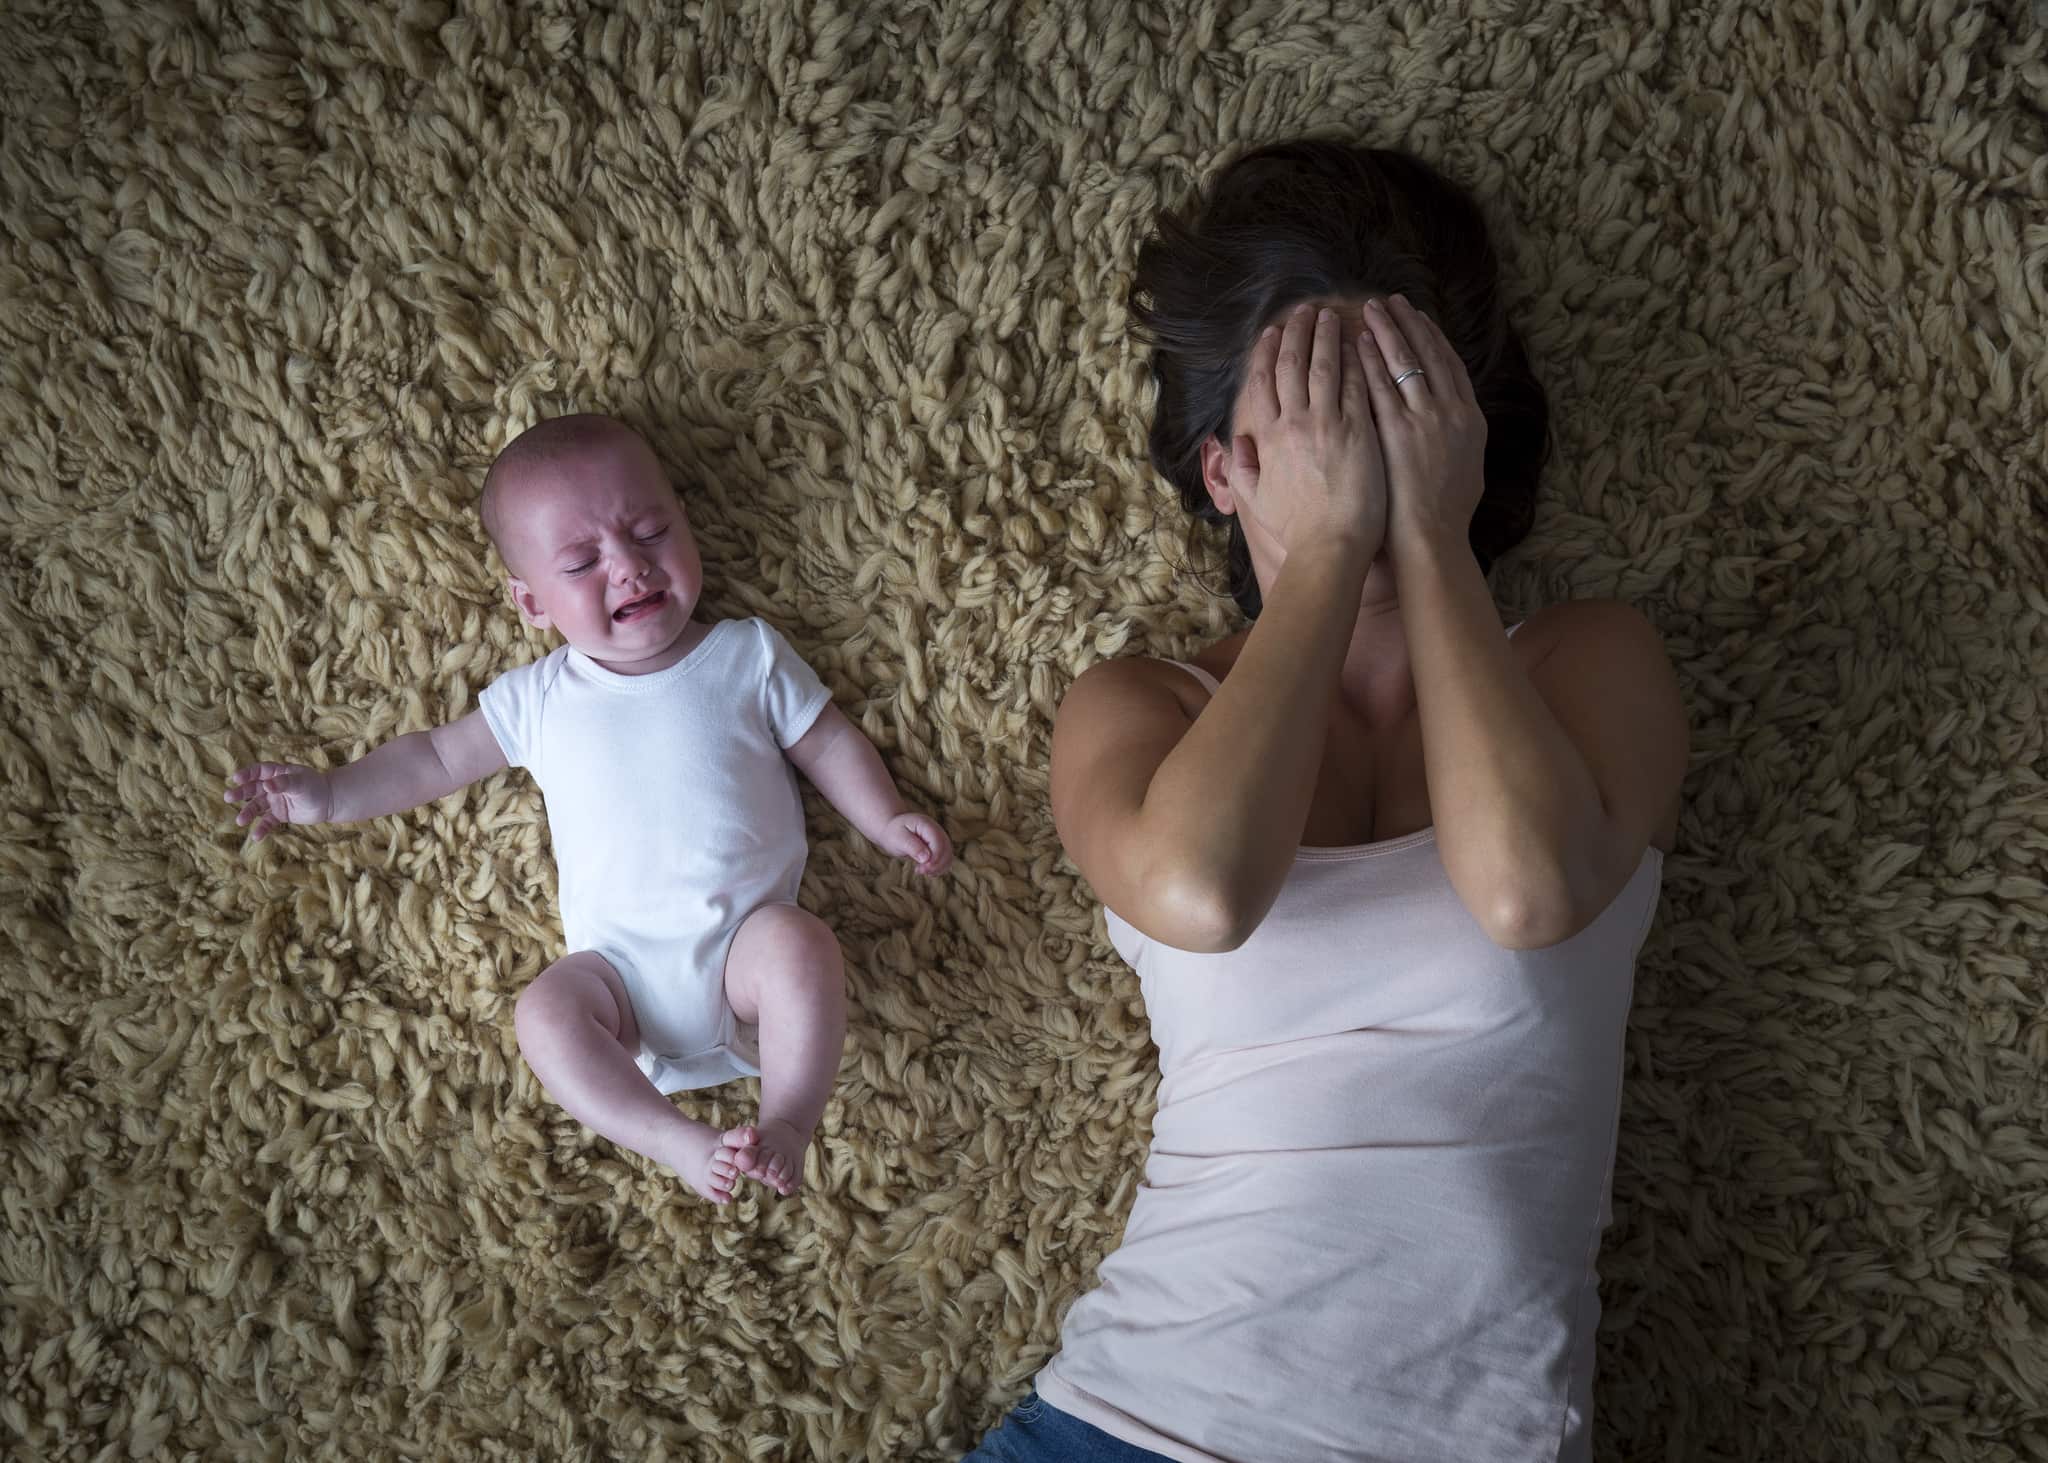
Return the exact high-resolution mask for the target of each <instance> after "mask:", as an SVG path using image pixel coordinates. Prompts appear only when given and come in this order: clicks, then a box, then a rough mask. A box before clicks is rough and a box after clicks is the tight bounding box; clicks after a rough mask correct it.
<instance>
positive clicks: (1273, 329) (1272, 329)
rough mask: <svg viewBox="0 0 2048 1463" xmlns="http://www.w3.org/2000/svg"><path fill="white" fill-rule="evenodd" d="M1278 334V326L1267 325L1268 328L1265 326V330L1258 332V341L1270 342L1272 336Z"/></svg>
mask: <svg viewBox="0 0 2048 1463" xmlns="http://www.w3.org/2000/svg"><path fill="white" fill-rule="evenodd" d="M1279 333H1280V327H1279V326H1277V325H1268V326H1267V327H1266V328H1265V329H1264V330H1261V331H1260V332H1259V339H1260V340H1271V339H1272V338H1273V337H1274V336H1276V335H1278V334H1279Z"/></svg>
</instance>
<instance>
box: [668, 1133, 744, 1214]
mask: <svg viewBox="0 0 2048 1463" xmlns="http://www.w3.org/2000/svg"><path fill="white" fill-rule="evenodd" d="M690 1126H691V1129H692V1131H691V1133H690V1136H689V1138H688V1139H687V1140H685V1146H684V1148H683V1149H682V1151H681V1152H679V1153H678V1154H677V1156H676V1158H675V1159H674V1160H673V1161H672V1162H671V1167H673V1168H674V1169H675V1171H676V1172H677V1173H679V1174H681V1175H682V1176H683V1178H684V1179H685V1180H686V1181H687V1182H688V1183H689V1185H690V1187H691V1188H693V1189H695V1190H696V1191H697V1192H698V1193H700V1194H702V1195H703V1196H704V1197H705V1198H707V1199H709V1200H710V1201H711V1202H712V1203H714V1204H730V1203H731V1202H732V1191H733V1190H734V1189H735V1188H737V1187H738V1186H739V1181H740V1175H741V1174H743V1173H752V1172H753V1169H754V1166H755V1165H756V1164H757V1162H758V1161H759V1160H758V1157H757V1153H758V1150H757V1148H756V1145H757V1144H758V1143H759V1142H760V1135H759V1133H758V1132H757V1131H756V1130H755V1129H754V1128H753V1127H751V1126H748V1125H744V1124H743V1125H741V1126H740V1127H737V1128H727V1129H726V1130H725V1131H724V1132H723V1133H721V1132H719V1131H718V1129H716V1128H713V1127H707V1126H706V1125H705V1124H703V1123H692V1124H691V1125H690Z"/></svg>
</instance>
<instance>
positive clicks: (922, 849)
mask: <svg viewBox="0 0 2048 1463" xmlns="http://www.w3.org/2000/svg"><path fill="white" fill-rule="evenodd" d="M784 755H786V756H787V757H788V758H789V760H790V761H791V762H792V763H794V764H795V765H796V769H797V771H799V772H801V773H803V775H804V776H805V777H808V778H809V779H810V780H811V783H812V785H813V786H815V787H816V788H817V789H818V791H819V792H821V793H823V794H824V795H825V798H826V801H828V802H830V803H831V804H832V806H833V807H835V808H837V809H838V810H839V811H840V812H841V813H842V814H844V815H845V817H846V821H847V822H849V823H851V824H852V825H853V826H854V827H855V828H858V829H859V830H860V833H861V836H862V837H863V838H865V839H867V841H868V842H870V843H872V844H874V845H875V847H877V848H879V849H881V850H882V851H883V852H884V853H888V854H894V855H895V856H896V857H898V858H907V859H909V860H910V861H911V862H912V863H914V864H916V865H917V871H918V872H919V873H920V874H943V873H944V872H946V870H947V869H949V868H951V867H952V865H953V843H952V840H951V839H949V838H947V837H946V830H945V829H943V828H941V827H940V826H939V825H938V823H937V822H936V821H935V820H934V819H931V818H927V817H926V816H925V815H924V814H923V813H912V812H908V811H906V810H905V809H904V806H903V799H902V797H900V796H899V795H898V794H897V791H896V784H895V782H894V781H893V780H892V779H891V778H890V776H889V769H888V768H886V767H884V766H883V765H882V759H881V757H880V756H879V755H878V754H877V753H876V751H875V748H874V744H873V743H872V742H870V741H869V740H868V739H867V738H866V737H865V736H863V735H862V734H861V730H860V728H859V727H857V726H855V725H854V724H853V723H852V722H851V721H849V720H847V717H846V713H845V712H843V711H841V710H840V709H839V708H838V707H837V706H831V705H827V706H826V708H825V709H824V710H823V711H821V712H819V713H818V719H817V720H816V721H814V722H812V723H811V729H810V730H809V731H807V732H805V733H804V734H803V735H802V736H800V737H798V738H797V739H796V741H795V742H794V743H793V744H791V746H790V747H789V748H788V750H787V751H786V752H785V754H784Z"/></svg>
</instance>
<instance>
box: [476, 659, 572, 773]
mask: <svg viewBox="0 0 2048 1463" xmlns="http://www.w3.org/2000/svg"><path fill="white" fill-rule="evenodd" d="M567 653H568V652H567V651H566V650H561V649H557V650H555V651H553V652H552V653H550V654H548V655H546V656H544V657H542V658H541V659H540V660H537V661H535V662H533V664H531V665H523V666H520V667H519V668H518V669H517V670H510V671H506V672H505V674H503V675H502V676H499V677H498V678H497V679H496V680H495V681H492V682H491V683H490V685H488V686H486V687H484V689H483V693H482V694H481V695H479V696H478V697H477V704H478V706H479V707H480V708H481V709H482V711H483V714H484V721H485V722H486V723H487V724H488V725H489V726H490V728H491V735H492V736H494V737H496V738H497V739H498V749H499V750H500V751H502V752H503V753H504V754H505V760H506V761H507V762H508V763H510V764H511V765H512V766H514V767H532V766H533V765H534V764H535V763H536V762H538V761H539V760H540V712H541V705H542V703H543V702H544V701H546V699H547V688H548V685H549V683H550V682H552V681H553V680H554V678H555V673H556V672H557V671H558V670H560V669H561V660H562V657H563V656H564V655H566V654H567Z"/></svg>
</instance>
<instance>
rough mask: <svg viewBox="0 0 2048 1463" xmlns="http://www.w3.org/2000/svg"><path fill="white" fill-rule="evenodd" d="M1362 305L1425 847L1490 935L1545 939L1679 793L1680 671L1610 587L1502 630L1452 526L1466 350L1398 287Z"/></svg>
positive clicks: (1478, 417)
mask: <svg viewBox="0 0 2048 1463" xmlns="http://www.w3.org/2000/svg"><path fill="white" fill-rule="evenodd" d="M1366 317H1367V322H1368V327H1369V333H1370V335H1371V336H1372V339H1373V342H1374V345H1375V347H1376V348H1375V349H1371V350H1367V351H1366V352H1365V357H1366V377H1367V382H1368V384H1369V386H1370V388H1371V391H1372V400H1373V407H1374V418H1375V421H1376V423H1377V424H1378V427H1379V431H1380V436H1381V440H1382V441H1383V442H1384V443H1385V444H1386V452H1387V464H1388V481H1389V494H1390V497H1391V500H1392V511H1391V514H1390V517H1389V527H1388V549H1389V553H1390V555H1391V557H1392V559H1393V564H1394V575H1395V579H1396V581H1397V582H1398V583H1399V584H1400V587H1401V608H1402V624H1403V628H1404V629H1405V631H1406V633H1407V637H1408V650H1409V656H1410V659H1411V661H1412V664H1413V670H1414V676H1415V694H1416V700H1417V703H1418V707H1419V715H1420V718H1421V722H1422V744H1423V759H1424V765H1425V767H1426V770H1427V776H1428V779H1429V798H1430V806H1431V808H1432V810H1433V813H1434V817H1435V820H1436V829H1437V848H1438V852H1439V854H1440V855H1441V857H1442V858H1443V861H1444V868H1445V871H1446V872H1447V873H1448V874H1449V875H1450V878H1451V883H1452V886H1453V887H1454V888H1455V889H1456V890H1457V891H1458V896H1459V898H1460V899H1462V900H1463V901H1464V903H1465V906H1466V908H1467V909H1469V910H1470V911H1471V912H1472V916H1473V918H1474V919H1476V920H1477V921H1478V922H1479V924H1480V925H1481V927H1482V928H1484V929H1485V931H1486V933H1487V934H1488V936H1489V937H1491V938H1492V939H1493V940H1494V941H1495V942H1496V943H1498V944H1500V945H1504V946H1507V947H1509V948H1514V949H1525V948H1533V947H1538V946H1544V945H1552V944H1556V943H1557V942H1559V941H1561V940H1564V939H1568V938H1569V937H1571V936H1572V935H1574V934H1577V933H1578V932H1579V931H1580V930H1582V929H1584V928H1585V927H1586V926H1587V925H1588V924H1590V923H1591V922H1592V920H1593V919H1594V917H1595V916H1596V915H1598V914H1599V912H1600V911H1601V910H1603V909H1605V908H1606V907H1607V905H1608V903H1609V902H1610V901H1611V900H1612V899H1613V898H1614V896H1615V895H1616V894H1617V893H1618V892H1619V891H1620V889H1621V887H1622V885H1624V884H1625V883H1626V882H1627V881H1628V879H1629V876H1630V875H1631V874H1633V873H1634V871H1635V868H1636V865H1637V864H1638V863H1639V862H1640V861H1641V859H1642V856H1643V850H1644V848H1645V847H1647V846H1648V844H1649V842H1650V839H1651V838H1652V836H1653V835H1654V833H1655V831H1656V829H1657V828H1658V826H1659V824H1660V823H1661V822H1662V821H1663V819H1664V818H1665V816H1666V815H1667V813H1668V812H1669V810H1670V808H1671V806H1672V804H1673V802H1674V800H1675V799H1676V797H1677V794H1678V786H1679V782H1680V780H1681V779H1682V778H1683V776H1684V774H1685V763H1686V727H1685V711H1684V705H1683V703H1682V701H1681V700H1680V697H1679V692H1678V682H1677V678H1676V676H1674V675H1673V673H1672V670H1671V664H1670V661H1669V660H1668V659H1667V658H1666V656H1665V654H1664V650H1663V647H1662V645H1661V644H1659V642H1658V640H1657V635H1656V632H1655V631H1654V630H1653V629H1651V627H1650V625H1649V624H1648V622H1647V621H1645V620H1644V619H1643V618H1642V616H1640V615H1638V614H1636V613H1635V612H1634V611H1632V610H1629V609H1627V608H1626V607H1624V606H1620V605H1612V604H1578V605H1565V606H1559V607H1558V608H1557V609H1555V610H1552V611H1547V612H1545V613H1544V614H1542V615H1539V616H1536V617H1534V618H1532V619H1531V621H1530V622H1529V624H1528V625H1527V626H1525V627H1524V628H1523V630H1522V631H1521V632H1520V637H1518V638H1527V639H1528V640H1529V641H1530V643H1529V644H1527V645H1525V646H1523V647H1522V648H1521V649H1520V650H1519V651H1518V650H1517V649H1516V648H1514V647H1511V645H1510V643H1509V641H1508V639H1507V637H1505V636H1504V635H1502V634H1501V631H1500V621H1499V618H1498V615H1497V613H1496V612H1495V609H1494V606H1493V600H1492V597H1491V595H1489V594H1488V592H1487V588H1486V581H1485V578H1484V577H1483V576H1482V575H1481V573H1480V571H1479V565H1478V562H1477V561H1476V560H1475V559H1474V558H1473V557H1472V551H1471V548H1470V547H1469V544H1468V541H1467V532H1468V527H1469V524H1470V522H1471V517H1472V509H1473V507H1474V505H1476V504H1477V502H1478V498H1479V493H1480V490H1481V487H1482V472H1483V469H1482V463H1483V453H1484V447H1485V441H1486V422H1485V417H1484V416H1483V415H1482V414H1481V413H1480V411H1479V408H1478V406H1477V404H1476V403H1475V402H1474V401H1473V399H1472V395H1471V384H1470V382H1469V380H1468V379H1467V378H1466V375H1465V370H1464V366H1463V364H1462V363H1461V362H1460V361H1459V360H1458V357H1457V355H1456V353H1455V352H1453V351H1452V350H1451V348H1450V345H1449V343H1448V342H1447V341H1445V340H1444V338H1443V336H1442V333H1441V332H1440V331H1438V330H1437V328H1436V326H1435V324H1434V323H1433V322H1431V321H1430V320H1429V319H1428V318H1427V317H1426V316H1424V315H1422V314H1421V313H1420V312H1419V311H1417V310H1415V309H1413V308H1412V307H1410V306H1409V305H1408V304H1407V302H1406V301H1405V300H1400V299H1398V298H1397V299H1396V300H1395V301H1394V302H1393V304H1392V307H1391V308H1370V309H1368V310H1367V312H1366ZM1417 366H1420V367H1421V368H1422V369H1421V371H1420V372H1419V373H1417V374H1415V375H1412V376H1410V379H1409V380H1408V381H1407V382H1405V383H1404V384H1403V385H1402V386H1401V387H1396V386H1395V385H1394V378H1395V377H1398V376H1401V375H1403V374H1404V373H1408V372H1410V371H1411V369H1412V368H1414V367H1417ZM1525 663H1526V664H1527V666H1528V668H1527V669H1526V670H1525V669H1524V665H1525Z"/></svg>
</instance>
